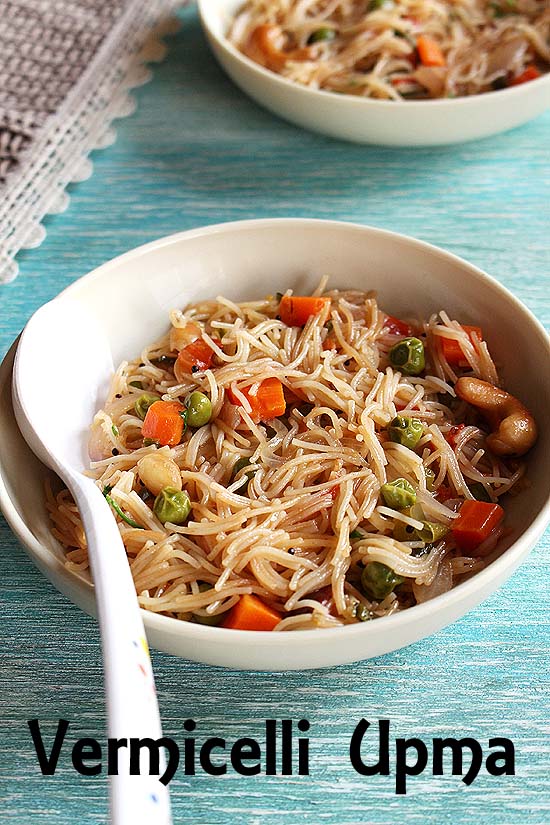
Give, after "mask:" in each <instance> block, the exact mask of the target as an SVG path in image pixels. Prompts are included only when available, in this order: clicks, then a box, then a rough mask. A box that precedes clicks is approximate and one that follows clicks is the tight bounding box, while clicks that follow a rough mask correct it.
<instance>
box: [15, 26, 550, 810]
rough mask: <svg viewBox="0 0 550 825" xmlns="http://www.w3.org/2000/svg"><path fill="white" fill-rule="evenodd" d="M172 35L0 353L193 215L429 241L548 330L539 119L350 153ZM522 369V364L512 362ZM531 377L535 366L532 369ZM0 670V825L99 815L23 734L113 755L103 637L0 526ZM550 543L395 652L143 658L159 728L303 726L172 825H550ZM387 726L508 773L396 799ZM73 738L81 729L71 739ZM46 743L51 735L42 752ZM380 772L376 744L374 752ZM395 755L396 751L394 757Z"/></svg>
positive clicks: (194, 219) (412, 788) (224, 732)
mask: <svg viewBox="0 0 550 825" xmlns="http://www.w3.org/2000/svg"><path fill="white" fill-rule="evenodd" d="M183 17H184V27H183V29H182V31H181V32H180V33H179V34H178V35H176V36H175V37H174V38H173V39H172V41H171V48H170V53H169V56H168V59H167V60H166V62H165V63H164V64H163V65H162V66H161V67H160V68H159V69H158V70H157V71H156V74H155V79H154V81H153V82H152V83H151V84H150V85H148V86H146V87H144V88H143V89H141V90H139V92H138V95H137V96H138V100H139V109H138V112H137V114H135V115H134V116H133V117H132V118H130V119H127V120H124V121H122V122H121V123H120V125H119V137H118V141H117V143H116V144H115V145H114V146H113V147H111V148H110V149H108V150H107V151H105V152H103V153H97V154H96V156H95V157H94V164H95V173H94V175H93V177H92V178H91V179H90V180H88V181H87V182H85V183H83V184H80V185H78V186H76V187H74V188H73V190H72V192H71V198H72V199H71V205H70V208H69V210H68V211H67V212H66V213H65V214H64V215H61V216H57V217H55V218H52V219H50V220H48V222H47V229H48V237H47V239H46V242H45V243H44V245H43V246H42V247H41V248H39V249H37V250H34V251H32V252H30V251H29V252H27V253H24V254H23V255H21V256H20V258H19V260H20V265H21V274H20V276H19V278H18V279H17V280H16V281H15V282H14V283H12V284H10V285H8V286H5V287H3V288H0V307H1V310H0V355H3V354H4V353H5V352H6V350H7V349H8V346H9V345H10V343H11V341H12V340H13V338H14V337H15V336H16V335H17V333H18V332H19V330H20V329H21V328H22V327H23V325H24V324H25V322H26V320H27V319H28V318H29V316H30V314H31V313H32V312H33V310H35V309H36V308H37V307H38V306H40V305H41V304H42V303H44V302H45V301H47V300H48V299H50V298H52V297H53V296H54V295H55V294H56V293H58V292H59V291H60V290H61V289H62V288H63V287H65V286H66V285H67V284H69V283H70V282H71V281H72V280H73V279H75V278H77V277H79V276H81V275H83V274H84V273H86V272H87V271H88V270H90V269H92V268H93V267H95V266H97V265H98V264H100V263H102V262H103V261H105V260H107V259H108V258H111V257H112V256H114V255H117V254H119V253H121V252H123V251H124V250H126V249H128V248H131V247H133V246H135V245H137V244H140V243H143V242H145V241H148V240H151V239H153V238H156V237H158V236H160V235H164V234H168V233H170V232H174V231H176V230H181V229H187V228H191V227H195V226H200V225H202V224H207V223H213V222H217V221H225V220H234V219H239V218H249V217H261V216H290V215H292V216H309V217H319V218H339V219H344V220H352V221H359V222H363V223H369V224H373V225H375V226H380V227H384V228H388V229H393V230H397V231H399V232H404V233H408V234H410V235H415V236H417V237H419V238H422V239H425V240H427V241H431V242H433V243H435V244H439V245H441V246H443V247H446V248H447V249H449V250H451V251H452V252H455V253H457V254H459V255H462V256H464V257H466V258H468V259H469V260H471V261H472V262H473V263H474V264H477V265H478V266H480V267H481V268H483V269H485V270H487V271H489V272H491V273H492V274H493V275H494V276H496V277H497V278H498V279H499V280H500V281H501V282H502V283H503V284H505V285H506V286H507V287H508V288H509V289H510V290H512V292H514V294H515V295H517V296H518V297H519V298H520V299H521V300H523V301H524V302H525V303H526V304H527V305H528V306H529V307H530V309H531V310H532V311H533V312H534V313H535V314H536V315H537V316H538V317H539V319H540V320H541V321H542V322H543V323H544V324H545V325H546V326H547V327H549V326H550V275H549V271H550V260H549V257H550V255H549V240H548V239H549V229H550V175H549V160H550V156H549V146H550V140H549V127H550V112H548V113H547V114H546V115H544V116H542V117H540V118H539V119H538V120H536V121H534V122H532V123H531V124H528V125H526V126H525V127H522V128H520V129H518V130H516V131H514V132H511V133H509V134H505V135H502V136H499V137H495V138H491V139H488V140H484V141H481V142H478V143H472V144H469V145H465V146H460V147H450V148H441V149H426V150H415V151H412V150H410V151H408V150H405V151H403V150H390V149H382V148H373V147H361V146H352V145H346V144H343V143H339V142H336V141H332V140H328V139H325V138H323V137H321V136H317V135H314V134H308V133H305V132H302V131H300V130H298V129H297V128H294V127H293V126H290V125H288V124H286V123H284V122H281V121H279V120H277V119H275V118H274V117H273V116H271V115H270V114H269V113H267V112H265V111H263V110H262V109H260V108H259V107H257V106H256V105H255V104H254V103H252V102H251V101H250V100H248V99H247V98H246V97H244V95H242V94H241V93H240V92H239V91H238V90H237V89H236V88H235V87H234V86H233V85H232V84H231V82H230V81H229V80H228V79H227V78H226V77H225V76H224V75H223V74H222V72H221V71H220V69H219V68H218V67H217V65H216V64H215V63H214V60H213V59H212V57H211V56H210V54H209V52H208V50H207V48H206V44H205V42H204V39H203V37H202V35H201V33H200V29H199V26H198V23H197V19H196V15H195V12H194V11H193V10H189V11H187V12H186V13H185V15H184V16H183ZM518 357H521V354H520V353H518ZM525 368H526V369H532V370H533V371H534V370H535V369H536V365H534V364H533V365H531V364H526V365H525ZM0 549H1V552H0V569H1V579H0V580H1V581H2V588H1V590H0V601H1V605H2V613H1V615H2V620H1V624H0V632H1V633H2V647H1V651H2V653H1V657H2V668H1V685H0V708H1V711H0V726H1V728H0V730H1V735H0V800H1V802H0V821H1V822H9V823H13V825H30V823H32V824H33V825H42V823H44V824H45V823H48V825H52V824H53V823H55V824H56V825H92V823H93V825H95V824H96V823H104V822H107V805H106V797H107V779H106V777H105V775H104V774H103V775H101V776H99V777H82V776H79V775H78V774H77V773H76V772H75V771H74V769H73V767H72V764H71V759H70V750H67V751H65V750H63V751H62V753H61V756H60V760H59V765H58V769H57V772H56V774H55V775H54V776H49V777H48V776H42V775H41V773H40V771H39V768H38V763H37V760H36V757H35V754H34V750H33V747H32V742H31V739H30V736H29V732H28V729H27V726H26V720H28V719H32V718H34V717H38V718H39V719H40V720H41V722H42V723H43V725H44V726H45V728H46V730H47V732H48V734H50V735H51V736H52V737H53V733H54V729H55V725H56V723H57V720H58V719H59V718H65V719H68V720H70V722H71V728H70V731H69V735H68V736H69V738H70V740H71V742H74V740H75V739H76V738H79V737H82V736H91V737H95V738H96V739H99V740H100V741H101V742H104V739H105V733H104V722H105V712H104V702H103V694H102V676H101V662H100V653H99V646H98V634H97V629H96V626H95V623H94V621H93V620H92V619H90V618H88V617H87V616H85V615H83V614H82V613H81V612H80V611H79V610H77V609H76V608H75V607H74V606H73V605H72V604H70V603H69V602H68V601H67V600H66V599H65V598H64V597H62V596H61V595H60V594H58V593H57V592H56V591H55V590H54V589H53V588H52V586H51V585H50V584H49V583H48V582H47V581H45V580H44V579H43V578H42V577H41V575H40V574H39V573H38V572H37V571H36V570H35V569H34V567H33V566H32V565H31V563H30V562H29V561H28V559H27V557H26V556H25V554H24V553H23V551H22V550H21V549H20V548H19V546H18V544H17V542H16V541H15V539H14V537H13V536H12V534H11V532H10V530H9V529H8V527H7V525H6V523H5V522H4V521H2V520H1V519H0ZM549 561H550V537H549V535H548V533H547V534H546V537H545V538H544V539H543V540H542V541H541V542H540V543H539V545H538V547H537V548H536V550H535V551H534V552H533V553H532V555H531V556H530V558H529V560H528V561H527V562H526V563H525V564H524V566H523V567H522V568H521V569H520V570H519V571H518V572H517V573H516V574H515V575H514V576H513V578H512V579H511V580H510V581H509V582H508V583H507V584H506V585H505V586H504V587H503V588H502V589H501V590H500V591H499V592H498V593H497V594H496V595H494V596H492V597H491V598H490V599H489V600H488V601H487V602H486V603H485V604H483V605H482V606H481V607H479V608H478V609H477V610H474V611H473V612H472V613H470V614H469V615H468V616H466V617H465V618H463V619H462V620H461V621H459V622H457V623H456V624H454V625H453V626H451V627H449V628H447V629H446V630H443V631H441V632H440V633H438V634H437V635H435V636H433V637H432V638H429V639H426V640H425V641H423V642H420V643H417V644H415V645H413V646H412V647H409V648H407V649H405V650H401V651H398V652H396V653H394V654H391V655H388V656H384V657H381V658H379V659H374V660H371V661H367V662H362V663H360V664H354V665H349V666H345V667H339V668H334V669H332V670H323V671H313V672H307V673H286V674H285V673H279V674H272V675H270V674H261V673H248V672H244V673H239V672H231V671H228V670H222V669H216V668H213V667H206V666H202V665H197V664H193V663H190V662H186V661H182V660H179V659H176V658H174V657H171V656H168V655H163V654H160V653H158V652H156V653H153V660H154V667H155V672H156V676H157V686H158V691H159V697H160V705H161V712H162V716H163V720H164V728H165V733H166V735H168V736H170V737H172V738H174V739H175V740H176V741H178V742H179V743H182V742H183V738H184V735H185V732H184V729H183V722H184V720H185V719H187V718H193V719H194V720H195V721H196V723H197V731H196V733H197V735H198V737H199V738H203V737H204V738H206V737H209V736H220V737H223V738H225V739H227V741H228V742H232V741H233V740H235V739H236V738H237V737H239V736H251V737H254V738H257V739H259V740H262V738H263V735H264V725H265V721H264V720H265V719H267V718H275V719H283V718H288V719H293V720H295V721H297V720H299V719H302V718H306V719H308V720H309V722H310V724H311V730H310V737H311V759H310V775H309V776H267V777H266V776H264V775H263V774H262V775H259V776H252V777H244V776H240V775H238V774H237V773H235V772H234V771H232V770H231V769H230V770H229V771H228V773H227V775H225V776H222V777H212V776H208V775H206V774H205V773H199V774H197V775H196V776H194V777H192V776H187V777H186V776H185V775H184V774H183V771H182V770H180V771H178V772H177V774H176V777H175V779H174V780H173V782H172V784H171V789H172V800H173V808H174V820H175V822H176V823H190V824H192V825H222V823H223V825H233V823H235V825H238V824H240V823H243V825H244V823H246V825H297V823H312V825H320V823H327V825H352V824H353V825H358V823H362V825H367V823H376V825H389V824H390V823H402V822H407V823H419V825H420V824H421V825H426V823H453V825H471V823H473V822H480V823H483V824H484V825H520V823H521V825H524V823H529V825H544V823H548V822H550V800H549V797H548V793H547V788H548V767H549V764H550V759H549V756H550V747H549V741H550V740H549V732H550V729H549V726H548V718H549V713H550V691H549V668H548V663H549V661H550V657H549V638H548V585H549V581H550V579H549V574H548V564H549ZM361 717H365V718H366V719H368V720H370V721H372V722H374V723H376V722H377V721H378V719H389V720H391V734H390V738H391V740H392V741H393V740H394V739H395V738H396V737H412V736H417V737H420V738H421V739H422V740H423V741H424V742H425V743H426V744H427V745H428V746H430V745H431V741H432V739H433V738H434V737H445V736H451V737H453V736H454V737H463V736H471V737H474V738H475V739H477V740H478V741H479V742H480V744H481V745H482V746H483V749H484V750H486V749H487V743H488V740H489V738H491V737H499V736H500V737H508V738H510V739H511V740H512V741H513V743H514V745H515V752H516V775H515V776H497V777H494V776H490V775H488V774H487V772H486V771H485V770H484V769H482V770H481V771H480V774H479V776H478V777H477V779H476V780H475V781H474V782H473V783H472V784H471V785H470V786H466V785H465V784H464V783H463V782H462V781H461V780H460V776H452V775H450V772H449V769H447V772H446V775H444V776H435V777H434V776H433V775H432V773H431V770H430V768H429V766H428V769H427V770H426V771H425V772H424V773H423V774H422V775H421V776H418V777H412V778H411V779H409V782H408V793H407V795H396V794H395V780H394V777H393V776H389V777H387V776H373V777H368V776H361V775H360V774H358V773H356V772H355V771H354V769H353V767H352V765H351V763H350V760H349V757H348V744H349V739H350V736H351V733H352V731H353V728H354V726H355V725H356V724H357V722H358V721H359V720H360V719H361ZM71 734H72V735H71ZM49 741H51V740H49ZM369 754H370V756H369V758H370V759H371V761H374V760H375V756H374V746H372V747H371V749H370V751H369ZM392 758H393V757H392Z"/></svg>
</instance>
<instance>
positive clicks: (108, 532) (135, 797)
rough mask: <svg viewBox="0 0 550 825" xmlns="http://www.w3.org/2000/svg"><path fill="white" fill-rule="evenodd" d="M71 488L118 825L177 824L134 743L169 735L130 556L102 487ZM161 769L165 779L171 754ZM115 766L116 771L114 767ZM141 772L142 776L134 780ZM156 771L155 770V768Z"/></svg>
mask: <svg viewBox="0 0 550 825" xmlns="http://www.w3.org/2000/svg"><path fill="white" fill-rule="evenodd" d="M70 476H71V477H70V479H66V480H67V482H69V481H70V483H69V485H68V486H69V487H70V489H71V492H72V493H73V496H74V498H75V500H76V502H77V504H78V508H79V510H80V513H81V516H82V522H83V524H84V529H85V531H86V538H87V542H88V554H89V558H90V565H91V569H92V573H93V578H94V586H95V596H96V603H97V614H98V620H99V627H100V631H101V641H102V647H103V662H104V672H105V691H106V698H107V715H108V735H109V738H110V739H120V740H122V743H121V746H120V747H119V748H118V749H116V753H117V754H118V775H113V773H112V770H111V769H110V770H109V773H110V774H111V776H110V783H111V784H110V797H111V822H112V825H170V823H171V822H172V818H171V815H170V800H169V793H168V788H167V787H166V786H165V785H163V784H162V783H161V782H160V781H159V777H158V776H157V775H149V758H150V757H149V749H148V748H147V747H143V748H140V749H138V748H137V746H136V743H134V745H133V747H132V745H131V742H130V740H131V739H134V740H135V739H144V738H147V739H153V740H156V739H160V737H161V736H162V730H161V723H160V716H159V708H158V702H157V696H156V692H155V681H154V677H153V671H152V668H151V660H150V658H149V649H148V646H147V641H146V639H145V631H144V628H143V622H142V619H141V614H140V609H139V606H138V602H137V598H136V592H135V588H134V583H133V580H132V574H131V572H130V567H129V564H128V560H127V556H126V551H125V549H124V545H123V543H122V539H121V536H120V533H119V529H118V526H117V523H116V520H115V518H114V516H113V513H112V512H111V511H110V508H109V506H108V504H107V502H106V501H105V498H104V497H103V496H102V494H101V491H100V490H99V488H98V487H96V485H95V484H94V483H93V482H92V481H91V480H90V479H88V478H85V477H84V476H81V475H80V474H76V473H72V472H71V474H70ZM159 751H160V759H159V762H160V764H159V768H158V771H157V770H156V771H155V774H156V773H160V776H162V775H163V773H164V758H163V754H164V749H163V748H159V749H158V750H157V753H158V752H159ZM112 767H113V766H112V765H111V768H112ZM137 768H139V772H140V774H139V775H134V776H132V775H131V774H130V770H132V771H133V772H134V773H135V771H136V769H137ZM152 768H153V769H155V768H156V766H155V764H154V762H153V763H152Z"/></svg>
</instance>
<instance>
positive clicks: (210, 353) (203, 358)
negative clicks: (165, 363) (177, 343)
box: [176, 338, 220, 373]
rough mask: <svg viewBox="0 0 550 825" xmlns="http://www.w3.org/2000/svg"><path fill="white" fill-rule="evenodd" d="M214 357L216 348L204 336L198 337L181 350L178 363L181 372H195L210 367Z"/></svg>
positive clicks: (217, 342)
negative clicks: (209, 344)
mask: <svg viewBox="0 0 550 825" xmlns="http://www.w3.org/2000/svg"><path fill="white" fill-rule="evenodd" d="M212 340H213V341H214V339H212ZM215 343H216V344H219V343H220V342H219V341H216V342H215ZM213 358H214V350H213V349H212V348H211V347H210V346H208V344H207V343H206V341H204V340H203V339H202V338H197V340H196V341H192V342H191V343H190V344H188V345H187V346H186V347H184V348H183V349H182V350H180V351H179V354H178V357H177V360H176V364H177V365H178V367H179V369H180V371H181V372H185V373H193V372H199V370H200V371H202V370H207V369H209V368H210V367H211V366H212V359H213Z"/></svg>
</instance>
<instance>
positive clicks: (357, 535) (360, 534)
mask: <svg viewBox="0 0 550 825" xmlns="http://www.w3.org/2000/svg"><path fill="white" fill-rule="evenodd" d="M349 537H350V539H351V540H352V541H356V540H357V539H364V538H365V534H364V533H363V532H362V531H361V530H352V531H351V533H350V534H349Z"/></svg>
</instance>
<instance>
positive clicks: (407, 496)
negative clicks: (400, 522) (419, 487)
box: [380, 478, 416, 510]
mask: <svg viewBox="0 0 550 825" xmlns="http://www.w3.org/2000/svg"><path fill="white" fill-rule="evenodd" d="M380 493H381V494H382V498H383V499H384V503H385V504H387V506H388V507H393V509H394V510H404V509H405V508H406V507H412V506H413V504H414V503H415V502H416V492H415V489H414V487H413V486H412V484H410V483H409V482H408V481H407V479H406V478H396V479H395V481H388V483H387V484H383V485H382V487H381V488H380Z"/></svg>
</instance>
